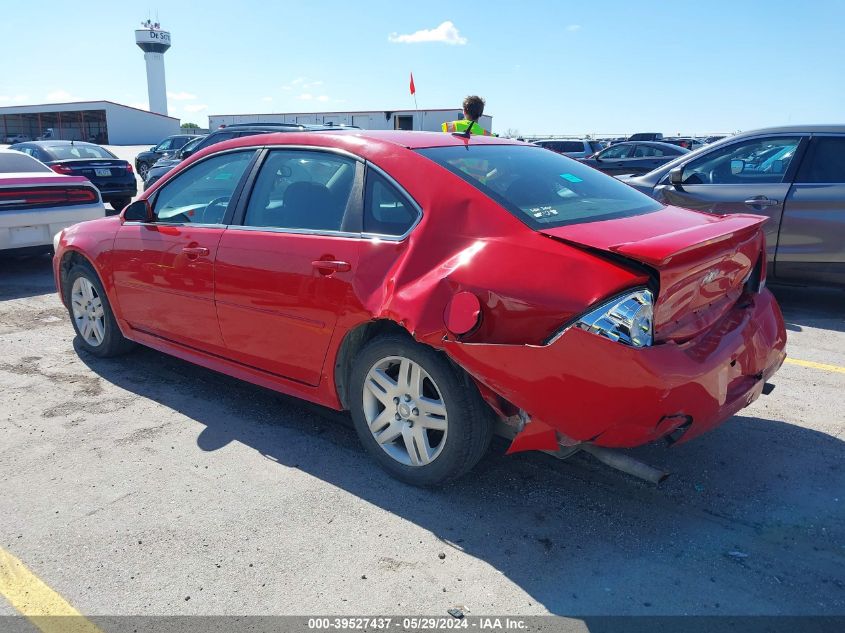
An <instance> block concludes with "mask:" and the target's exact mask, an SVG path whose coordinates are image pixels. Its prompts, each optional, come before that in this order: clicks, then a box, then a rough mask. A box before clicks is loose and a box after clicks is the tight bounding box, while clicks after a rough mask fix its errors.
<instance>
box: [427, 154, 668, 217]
mask: <svg viewBox="0 0 845 633" xmlns="http://www.w3.org/2000/svg"><path fill="white" fill-rule="evenodd" d="M418 151H419V153H420V154H422V155H423V156H426V157H427V158H429V159H431V160H433V161H434V162H436V163H437V164H439V165H441V166H442V167H445V168H446V169H448V170H449V171H451V172H452V173H454V174H456V175H458V176H460V177H461V178H463V179H464V180H465V181H467V182H468V183H470V184H471V185H473V186H474V187H476V188H477V189H479V190H480V191H482V192H483V193H485V194H486V195H488V196H489V197H490V198H492V199H493V200H494V201H496V202H497V203H499V204H500V205H501V206H503V207H504V208H505V209H507V210H508V211H509V212H510V213H512V214H513V215H515V216H516V217H517V218H519V219H520V220H521V221H522V222H524V223H525V224H527V225H528V226H530V227H531V228H534V229H537V230H540V229H543V228H546V227H555V226H564V225H567V224H576V223H579V222H592V221H598V220H610V219H613V218H620V217H628V216H633V215H639V214H642V213H650V212H652V211H657V210H659V209H662V208H663V206H662V205H661V204H660V203H658V202H656V201H655V200H653V199H652V198H649V197H648V196H646V195H645V194H643V193H640V192H638V191H636V190H635V189H633V188H631V187H629V186H628V185H625V184H623V183H621V182H620V181H618V180H616V179H615V178H612V177H611V176H607V175H605V174H602V173H601V172H599V171H597V170H595V169H593V168H592V167H588V166H587V165H584V164H582V163H579V162H577V161H574V160H572V159H570V158H566V157H565V156H561V155H560V154H555V153H553V152H546V151H543V150H542V149H541V148H539V147H531V146H525V145H468V146H466V147H464V146H454V147H432V148H428V149H421V150H418Z"/></svg>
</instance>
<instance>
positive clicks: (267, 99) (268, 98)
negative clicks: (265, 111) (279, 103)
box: [261, 97, 273, 103]
mask: <svg viewBox="0 0 845 633" xmlns="http://www.w3.org/2000/svg"><path fill="white" fill-rule="evenodd" d="M261 100H262V101H264V102H265V103H269V102H270V101H272V100H273V97H261Z"/></svg>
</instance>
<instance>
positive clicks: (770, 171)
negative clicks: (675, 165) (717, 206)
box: [682, 136, 801, 185]
mask: <svg viewBox="0 0 845 633" xmlns="http://www.w3.org/2000/svg"><path fill="white" fill-rule="evenodd" d="M800 141H801V139H800V137H797V136H790V137H786V136H775V137H771V138H762V139H749V140H746V141H741V142H739V143H732V144H730V145H723V146H721V147H719V148H717V149H715V150H713V151H712V152H707V153H705V154H703V155H702V156H700V157H699V158H696V159H695V160H692V161H690V162H689V163H687V164H686V165H684V171H683V174H682V178H683V182H684V184H687V185H701V184H706V185H711V184H712V185H725V184H747V183H779V182H783V178H784V175H785V174H786V170H787V169H789V164H790V162H791V161H792V158H793V157H794V156H795V150H796V149H798V143H799V142H800Z"/></svg>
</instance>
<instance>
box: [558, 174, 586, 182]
mask: <svg viewBox="0 0 845 633" xmlns="http://www.w3.org/2000/svg"><path fill="white" fill-rule="evenodd" d="M560 177H561V178H563V179H564V180H568V181H569V182H584V181H583V180H581V179H580V178H579V177H578V176H573V175H572V174H561V175H560Z"/></svg>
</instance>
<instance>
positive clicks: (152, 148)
mask: <svg viewBox="0 0 845 633" xmlns="http://www.w3.org/2000/svg"><path fill="white" fill-rule="evenodd" d="M156 147H158V145H153V146H152V147H151V148H150V151H151V152H154V151H156Z"/></svg>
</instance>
